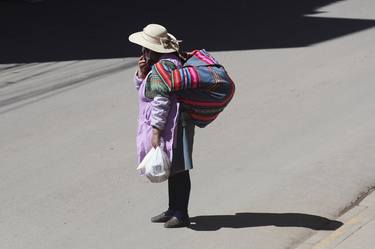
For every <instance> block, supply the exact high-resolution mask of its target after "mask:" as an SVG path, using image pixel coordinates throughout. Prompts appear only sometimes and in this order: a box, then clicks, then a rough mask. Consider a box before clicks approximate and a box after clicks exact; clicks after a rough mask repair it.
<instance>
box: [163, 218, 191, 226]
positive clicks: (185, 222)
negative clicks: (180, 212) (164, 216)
mask: <svg viewBox="0 0 375 249" xmlns="http://www.w3.org/2000/svg"><path fill="white" fill-rule="evenodd" d="M189 225H190V219H189V217H188V216H187V217H184V218H182V219H179V218H177V217H176V216H173V217H172V218H170V219H169V220H168V221H167V222H165V223H164V227H165V228H177V227H187V226H189Z"/></svg>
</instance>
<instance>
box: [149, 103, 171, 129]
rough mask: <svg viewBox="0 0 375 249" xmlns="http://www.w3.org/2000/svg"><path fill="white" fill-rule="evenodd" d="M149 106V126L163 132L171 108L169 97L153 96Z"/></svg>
mask: <svg viewBox="0 0 375 249" xmlns="http://www.w3.org/2000/svg"><path fill="white" fill-rule="evenodd" d="M151 105H152V109H151V126H153V127H156V128H157V129H159V130H164V127H165V125H166V123H167V121H168V116H169V110H170V107H171V102H170V99H169V97H164V96H155V97H154V100H153V101H152V102H151Z"/></svg>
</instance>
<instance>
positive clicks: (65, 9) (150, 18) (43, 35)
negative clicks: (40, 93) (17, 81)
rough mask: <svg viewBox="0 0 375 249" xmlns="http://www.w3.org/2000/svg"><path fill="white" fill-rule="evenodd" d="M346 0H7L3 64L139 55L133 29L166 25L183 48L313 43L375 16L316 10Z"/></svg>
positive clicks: (1, 10) (363, 25)
mask: <svg viewBox="0 0 375 249" xmlns="http://www.w3.org/2000/svg"><path fill="white" fill-rule="evenodd" d="M339 1H342V0H303V1H301V0H284V1H279V0H232V1H224V2H220V3H219V2H215V3H214V2H212V1H198V0H189V1H186V0H185V1H184V0H181V1H178V2H173V1H172V2H171V1H169V2H168V1H167V2H162V3H160V1H150V0H143V1H115V0H108V1H96V0H64V1H62V0H44V1H37V2H36V3H31V2H32V1H24V0H23V1H21V0H18V1H17V0H2V1H0V22H1V23H2V28H1V39H0V54H1V56H0V64H1V63H28V62H46V61H65V60H84V59H106V58H123V57H129V56H137V55H138V52H139V48H138V47H137V46H135V45H131V44H130V43H129V42H128V40H127V37H128V35H129V34H131V33H133V32H136V31H139V30H141V29H142V28H143V27H144V26H145V25H146V24H148V23H160V24H162V25H165V26H166V27H167V28H168V30H169V31H170V32H171V33H173V34H174V35H176V37H177V38H179V39H183V40H184V48H185V49H186V50H191V49H195V48H206V49H207V50H209V51H227V50H249V49H267V48H289V47H301V46H309V45H312V44H315V43H319V42H323V41H327V40H330V39H334V38H337V37H341V36H344V35H348V34H352V33H354V32H357V31H361V30H364V29H368V28H371V27H374V26H375V20H362V19H346V18H322V17H314V16H309V15H313V14H315V13H318V12H319V11H318V9H319V8H320V7H323V6H326V5H329V4H332V3H335V2H339Z"/></svg>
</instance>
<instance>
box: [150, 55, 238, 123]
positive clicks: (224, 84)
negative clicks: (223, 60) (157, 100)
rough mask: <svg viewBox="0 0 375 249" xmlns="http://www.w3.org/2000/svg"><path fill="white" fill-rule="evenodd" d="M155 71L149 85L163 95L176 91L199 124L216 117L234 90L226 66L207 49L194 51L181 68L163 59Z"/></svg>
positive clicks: (152, 89) (157, 64)
mask: <svg viewBox="0 0 375 249" xmlns="http://www.w3.org/2000/svg"><path fill="white" fill-rule="evenodd" d="M152 70H153V73H152V74H151V75H152V76H151V77H149V79H148V81H147V82H148V84H147V86H146V88H148V89H149V90H150V92H157V93H158V94H162V95H166V94H170V92H174V93H175V94H176V96H177V98H178V100H179V101H180V103H181V104H182V106H183V108H184V109H185V111H187V112H188V113H189V114H190V117H191V119H192V121H193V122H194V124H195V125H197V126H199V127H205V126H206V125H208V124H209V123H211V122H212V121H213V120H215V118H216V117H217V116H218V115H219V113H220V112H221V111H222V110H223V109H224V108H225V107H226V106H227V104H228V103H229V101H230V100H231V99H232V97H233V94H234V91H235V86H234V83H233V81H232V79H231V78H230V77H229V75H228V74H227V72H226V71H225V69H224V67H223V66H222V65H220V64H219V62H217V61H216V60H215V59H214V58H213V57H212V56H211V55H210V54H209V53H207V51H205V50H204V49H202V50H195V51H193V52H192V53H191V57H190V58H189V59H188V60H187V61H186V62H185V64H184V65H183V67H181V68H179V69H178V68H176V67H175V66H174V65H173V63H171V62H167V61H163V60H161V61H160V62H158V63H156V64H155V65H154V66H153V67H152Z"/></svg>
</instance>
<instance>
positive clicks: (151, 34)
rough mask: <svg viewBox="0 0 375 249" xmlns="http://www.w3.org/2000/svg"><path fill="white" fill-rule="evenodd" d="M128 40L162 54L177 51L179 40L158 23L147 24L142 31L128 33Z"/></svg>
mask: <svg viewBox="0 0 375 249" xmlns="http://www.w3.org/2000/svg"><path fill="white" fill-rule="evenodd" d="M129 41H130V42H132V43H135V44H138V45H140V46H142V47H145V48H148V49H150V50H152V51H155V52H158V53H163V54H165V53H173V52H178V50H179V43H180V42H181V41H179V40H177V39H176V38H175V37H174V36H173V35H172V34H169V33H168V32H167V29H166V28H164V27H163V26H161V25H159V24H149V25H147V26H146V27H144V28H143V31H140V32H136V33H133V34H131V35H129Z"/></svg>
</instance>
